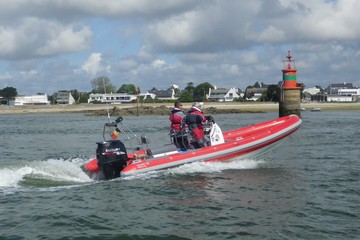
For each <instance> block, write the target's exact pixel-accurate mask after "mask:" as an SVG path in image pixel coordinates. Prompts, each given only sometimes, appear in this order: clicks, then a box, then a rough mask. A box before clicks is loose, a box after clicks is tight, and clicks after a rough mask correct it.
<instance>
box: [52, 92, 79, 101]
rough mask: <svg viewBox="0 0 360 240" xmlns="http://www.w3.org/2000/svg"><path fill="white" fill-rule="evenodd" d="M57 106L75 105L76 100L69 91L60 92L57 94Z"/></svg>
mask: <svg viewBox="0 0 360 240" xmlns="http://www.w3.org/2000/svg"><path fill="white" fill-rule="evenodd" d="M56 102H57V104H74V103H75V99H74V97H73V96H72V94H71V92H69V91H64V90H63V91H58V92H57V93H56Z"/></svg>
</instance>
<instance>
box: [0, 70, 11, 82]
mask: <svg viewBox="0 0 360 240" xmlns="http://www.w3.org/2000/svg"><path fill="white" fill-rule="evenodd" d="M12 78H13V76H12V75H11V74H10V73H9V72H6V73H4V74H0V80H9V79H12Z"/></svg>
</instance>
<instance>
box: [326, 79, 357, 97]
mask: <svg viewBox="0 0 360 240" xmlns="http://www.w3.org/2000/svg"><path fill="white" fill-rule="evenodd" d="M327 93H328V95H327V101H328V102H351V101H357V100H358V99H359V97H360V88H356V87H353V85H352V83H346V82H345V83H335V84H330V85H329V86H328V87H327Z"/></svg>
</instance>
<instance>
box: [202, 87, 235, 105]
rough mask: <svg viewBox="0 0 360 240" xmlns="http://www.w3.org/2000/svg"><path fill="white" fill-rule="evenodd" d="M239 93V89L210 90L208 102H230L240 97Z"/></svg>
mask: <svg viewBox="0 0 360 240" xmlns="http://www.w3.org/2000/svg"><path fill="white" fill-rule="evenodd" d="M240 92H241V91H240V89H239V88H230V89H227V88H217V89H211V88H210V89H209V97H208V100H209V101H211V102H232V101H234V100H235V99H237V98H240V97H242V96H241V93H240Z"/></svg>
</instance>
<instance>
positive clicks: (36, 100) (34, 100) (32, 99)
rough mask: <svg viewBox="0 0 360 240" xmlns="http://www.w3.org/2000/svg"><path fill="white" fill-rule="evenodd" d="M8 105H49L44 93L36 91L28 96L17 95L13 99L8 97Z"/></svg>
mask: <svg viewBox="0 0 360 240" xmlns="http://www.w3.org/2000/svg"><path fill="white" fill-rule="evenodd" d="M9 105H13V106H25V105H50V101H49V100H48V96H47V95H46V94H44V93H38V94H36V95H30V96H17V97H15V98H14V99H10V101H9Z"/></svg>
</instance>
